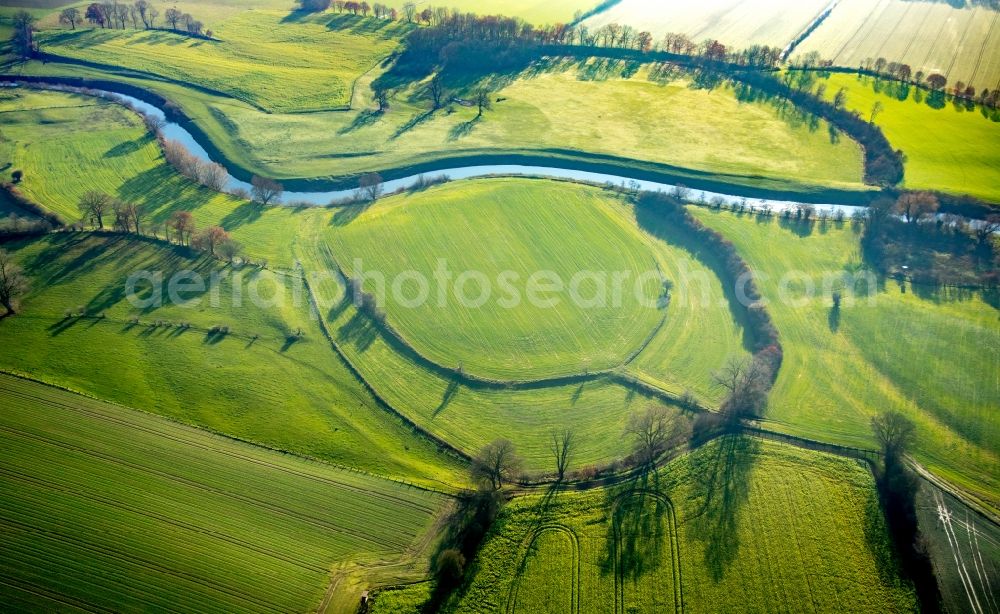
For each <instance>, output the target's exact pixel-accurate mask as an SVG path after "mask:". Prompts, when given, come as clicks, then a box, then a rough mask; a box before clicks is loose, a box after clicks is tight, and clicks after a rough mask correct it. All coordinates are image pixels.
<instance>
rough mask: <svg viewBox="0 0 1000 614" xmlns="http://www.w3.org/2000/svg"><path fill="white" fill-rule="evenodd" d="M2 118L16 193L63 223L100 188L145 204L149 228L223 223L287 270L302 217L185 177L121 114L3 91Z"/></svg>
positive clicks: (55, 96) (133, 119)
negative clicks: (181, 215)
mask: <svg viewBox="0 0 1000 614" xmlns="http://www.w3.org/2000/svg"><path fill="white" fill-rule="evenodd" d="M0 117H2V118H3V126H2V127H0V133H2V134H3V136H4V139H3V141H2V142H0V166H3V165H5V164H8V163H9V164H10V165H11V166H10V168H11V169H18V168H19V169H22V170H24V173H25V175H24V180H23V182H22V183H21V184H20V185H19V186H18V189H19V190H21V191H22V192H23V193H24V194H25V195H26V196H27V197H28V198H30V199H31V200H33V201H35V202H37V203H40V204H42V205H43V206H45V207H46V208H48V209H50V210H51V211H54V212H55V213H57V214H59V215H60V216H62V217H63V218H64V219H65V220H67V221H68V222H74V221H76V220H78V219H79V217H80V213H79V211H78V210H77V203H78V202H79V200H80V197H81V196H83V194H85V193H86V192H88V191H90V190H100V191H103V192H106V193H108V194H111V195H113V196H116V197H118V198H121V199H122V200H125V201H129V202H134V203H136V204H140V205H142V206H143V207H144V208H145V209H146V210H147V212H148V222H152V223H159V224H162V223H164V222H165V221H166V220H167V219H168V218H169V217H170V215H171V214H172V213H173V212H174V211H178V210H185V211H191V212H192V213H193V214H194V216H195V221H196V223H197V224H198V226H199V227H205V226H211V225H216V224H221V225H222V226H224V227H225V228H226V229H227V230H228V231H229V232H230V233H232V235H233V237H234V238H235V239H236V240H238V241H240V242H242V243H244V244H245V245H247V246H248V251H249V253H250V254H251V255H253V256H254V257H256V258H263V259H268V260H269V262H270V263H271V264H272V265H278V266H282V267H291V258H290V254H291V251H290V249H289V244H290V243H291V242H292V240H293V237H294V235H295V229H296V227H297V225H298V223H299V218H300V217H301V216H300V214H302V213H303V212H300V211H295V210H290V209H267V210H260V209H259V208H257V207H254V206H252V205H250V204H249V203H247V202H245V201H240V200H237V199H235V198H232V197H229V196H226V195H224V194H219V193H217V192H213V191H211V190H208V189H205V188H202V187H200V186H198V185H196V184H195V183H193V182H191V181H190V180H188V179H186V178H185V177H182V176H181V175H179V174H177V173H176V172H175V171H174V169H173V168H171V167H170V165H169V164H167V163H166V161H165V160H164V159H163V154H162V152H161V150H160V147H159V145H158V144H157V142H156V139H155V138H153V136H152V135H151V134H149V133H148V132H147V131H146V129H145V127H144V126H143V125H142V122H141V121H140V120H139V118H138V117H137V116H136V115H134V114H133V113H131V112H129V111H126V110H125V109H124V108H122V107H120V106H118V105H115V104H111V103H108V102H105V101H102V100H98V99H95V98H92V97H87V96H77V95H73V94H64V93H56V92H33V91H30V90H18V91H3V92H0Z"/></svg>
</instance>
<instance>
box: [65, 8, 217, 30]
mask: <svg viewBox="0 0 1000 614" xmlns="http://www.w3.org/2000/svg"><path fill="white" fill-rule="evenodd" d="M159 18H160V11H159V9H157V8H156V7H155V6H153V5H152V4H151V3H150V2H149V1H148V0H136V1H135V3H133V4H126V3H122V2H118V0H112V1H111V2H94V3H91V4H90V5H88V6H87V8H86V9H84V11H83V13H82V14H81V13H80V9H78V8H76V7H69V8H66V9H63V11H62V12H61V13H60V14H59V22H60V23H63V24H65V25H68V26H69V27H70V29H71V30H75V29H76V26H77V24H79V23H81V22H82V21H83V20H86V21H88V22H90V24H91V25H94V26H100V27H101V28H108V29H115V28H119V29H122V30H124V29H126V28H127V27H129V25H131V26H132V27H133V28H135V29H139V28H140V27H141V28H144V29H146V30H152V29H155V28H156V21H157V19H159ZM163 19H164V21H165V22H166V23H167V24H168V25H169V26H170V29H172V30H175V31H177V32H186V33H187V34H190V35H192V36H207V37H209V38H211V37H212V31H211V30H207V31H203V29H204V27H205V26H204V24H203V23H202V22H200V21H198V20H197V19H195V18H194V17H193V16H192V15H191V14H190V13H185V12H183V11H180V10H178V9H177V8H169V9H167V10H166V11H164V12H163Z"/></svg>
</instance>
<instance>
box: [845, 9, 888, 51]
mask: <svg viewBox="0 0 1000 614" xmlns="http://www.w3.org/2000/svg"><path fill="white" fill-rule="evenodd" d="M889 2H890V0H880V2H879V4H877V5H875V6H874V7H872V11H871V13H869V15H868V16H869V19H867V20H865V25H866V26H868V34H865V36H864V37H863V38H862V39H861V41H860V42H861V43H863V42H864V41H866V40H868V36H869V35H870V34H871V31H872V29H874V27H875V23H876V22H878V20H879V18H881V16H882V13H885V10H886V8H888V6H889ZM879 6H881V7H882V10H881V11H878V17H873V16H874V15H875V12H876V11H877V10H878V7H879ZM864 27H865V26H862V27H860V28H858V29H857V30H855V31H854V33H853V34H851V36H850V38H848V39H847V40H846V41H845V42H844V44H843V45H841V47H840V49H839V50H838V51H837V53H835V54H834V56H833V57H834V61H836V62H844V60H843V59H842V58H841V56H842V55H843V54H844V52H845V51H846V50H847V48H848V46H849V45H850V44H851V43H852V42H854V39H855V38H857V37H858V36H859V35H860V34H861V32H862V30H864ZM851 53H853V49H852V51H851Z"/></svg>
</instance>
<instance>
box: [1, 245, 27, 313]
mask: <svg viewBox="0 0 1000 614" xmlns="http://www.w3.org/2000/svg"><path fill="white" fill-rule="evenodd" d="M27 291H28V278H27V277H25V275H24V269H22V268H21V266H20V265H19V264H17V263H16V262H14V257H13V256H11V255H10V254H9V253H8V252H7V251H6V250H4V249H0V305H3V308H4V309H5V310H6V312H5V314H4V315H14V314H16V313H17V309H18V299H20V298H21V297H22V296H24V294H25V293H27Z"/></svg>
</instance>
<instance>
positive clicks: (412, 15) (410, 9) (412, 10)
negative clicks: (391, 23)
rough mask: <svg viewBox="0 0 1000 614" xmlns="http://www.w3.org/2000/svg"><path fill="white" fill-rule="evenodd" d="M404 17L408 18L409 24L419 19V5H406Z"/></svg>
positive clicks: (410, 3) (408, 3)
mask: <svg viewBox="0 0 1000 614" xmlns="http://www.w3.org/2000/svg"><path fill="white" fill-rule="evenodd" d="M403 15H404V16H405V17H406V21H407V23H413V20H414V19H416V17H417V5H416V4H414V3H412V2H407V3H406V4H404V5H403Z"/></svg>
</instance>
